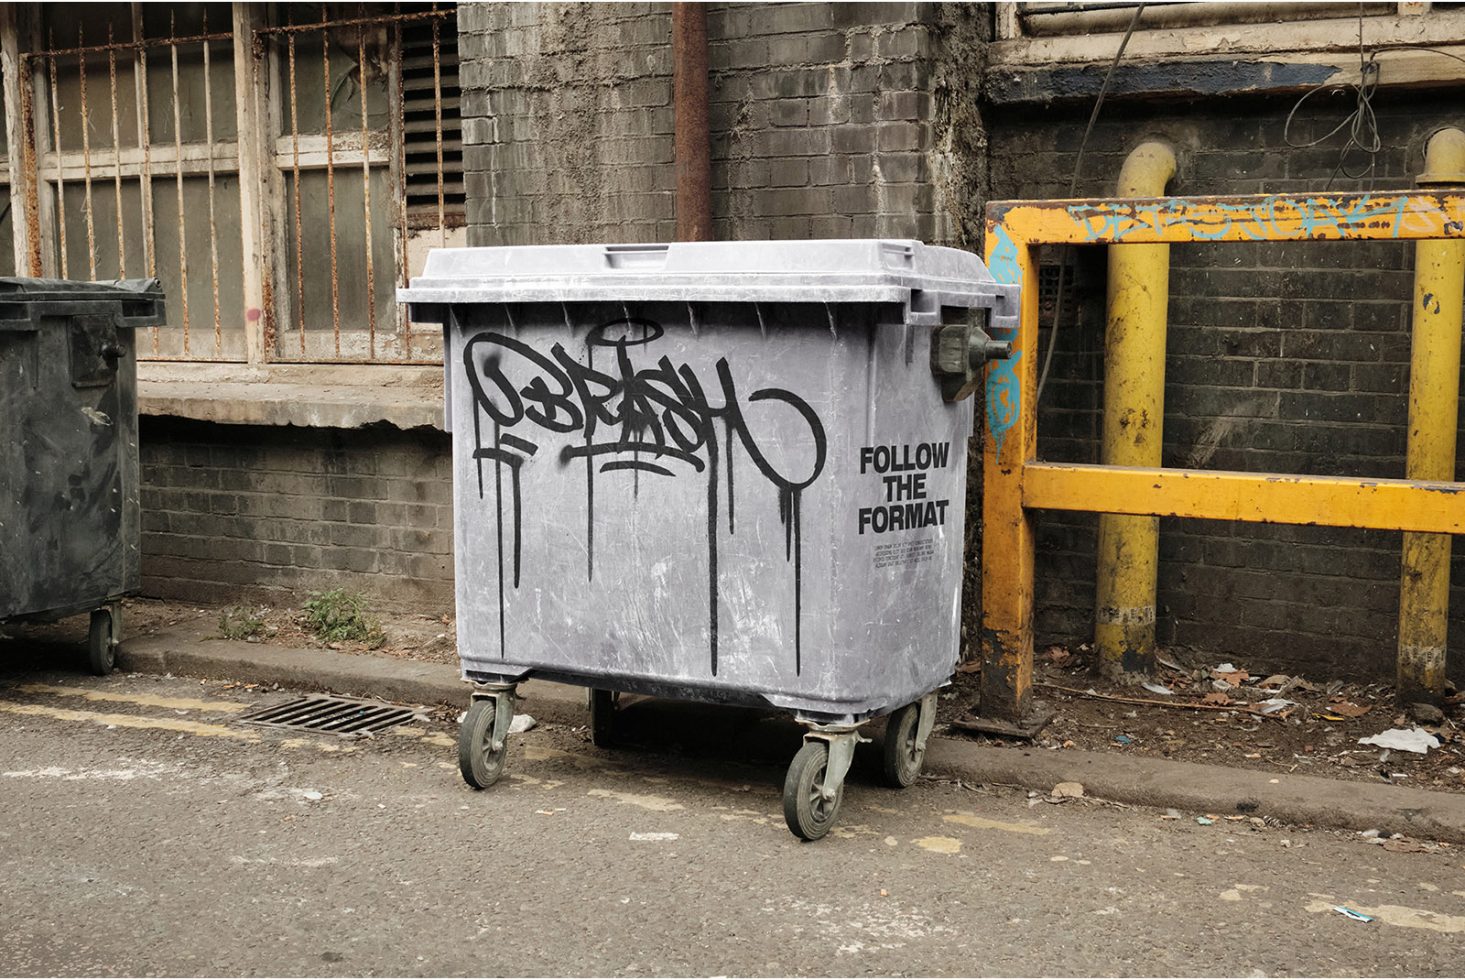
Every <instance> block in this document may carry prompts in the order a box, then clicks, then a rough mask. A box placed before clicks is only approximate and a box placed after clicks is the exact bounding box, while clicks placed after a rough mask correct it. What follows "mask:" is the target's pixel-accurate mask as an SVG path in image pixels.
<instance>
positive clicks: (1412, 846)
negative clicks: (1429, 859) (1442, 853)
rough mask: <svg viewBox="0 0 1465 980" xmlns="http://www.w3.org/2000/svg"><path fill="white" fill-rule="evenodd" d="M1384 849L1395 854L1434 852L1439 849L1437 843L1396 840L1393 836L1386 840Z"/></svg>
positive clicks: (1406, 839)
mask: <svg viewBox="0 0 1465 980" xmlns="http://www.w3.org/2000/svg"><path fill="white" fill-rule="evenodd" d="M1383 843H1384V850H1386V851H1393V852H1394V853H1395V854H1433V853H1435V852H1436V851H1438V850H1439V846H1438V845H1436V844H1426V843H1425V842H1424V841H1418V840H1409V839H1408V838H1405V839H1403V840H1395V839H1393V838H1392V837H1391V838H1389V839H1388V840H1386V841H1384V842H1383Z"/></svg>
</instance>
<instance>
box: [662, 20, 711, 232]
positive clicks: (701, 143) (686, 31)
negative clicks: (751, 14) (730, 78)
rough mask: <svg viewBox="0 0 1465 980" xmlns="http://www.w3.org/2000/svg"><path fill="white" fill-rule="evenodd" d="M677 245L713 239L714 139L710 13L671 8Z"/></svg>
mask: <svg viewBox="0 0 1465 980" xmlns="http://www.w3.org/2000/svg"><path fill="white" fill-rule="evenodd" d="M671 49H672V88H673V94H672V102H673V112H674V114H675V115H674V126H675V137H674V140H675V149H676V176H677V241H681V242H705V241H709V240H710V239H711V238H712V139H711V136H710V134H709V130H708V126H707V8H706V7H704V6H703V5H702V4H700V3H673V4H672V5H671Z"/></svg>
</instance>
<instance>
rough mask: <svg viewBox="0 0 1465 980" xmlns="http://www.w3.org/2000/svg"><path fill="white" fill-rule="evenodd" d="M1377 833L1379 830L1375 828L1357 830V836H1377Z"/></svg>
mask: <svg viewBox="0 0 1465 980" xmlns="http://www.w3.org/2000/svg"><path fill="white" fill-rule="evenodd" d="M1378 835H1379V832H1378V831H1377V830H1374V829H1373V828H1370V829H1368V830H1360V831H1359V832H1358V836H1359V837H1377V836H1378Z"/></svg>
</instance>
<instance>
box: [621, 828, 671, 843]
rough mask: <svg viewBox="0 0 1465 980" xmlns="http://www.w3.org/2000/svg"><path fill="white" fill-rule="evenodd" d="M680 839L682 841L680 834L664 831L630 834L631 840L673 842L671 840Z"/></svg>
mask: <svg viewBox="0 0 1465 980" xmlns="http://www.w3.org/2000/svg"><path fill="white" fill-rule="evenodd" d="M681 839H682V835H681V834H673V833H671V832H670V831H664V830H663V831H654V832H651V833H634V832H633V833H632V834H631V840H654V841H673V840H681Z"/></svg>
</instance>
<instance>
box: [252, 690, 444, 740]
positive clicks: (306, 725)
mask: <svg viewBox="0 0 1465 980" xmlns="http://www.w3.org/2000/svg"><path fill="white" fill-rule="evenodd" d="M237 720H238V721H240V722H242V723H243V724H246V725H263V726H265V727H267V728H290V729H297V730H301V731H308V732H324V733H327V734H331V735H373V734H375V733H377V732H380V731H385V730H386V729H388V728H391V727H393V726H394V725H405V724H407V723H409V722H414V721H422V720H423V715H422V709H421V708H409V707H404V706H402V705H399V704H387V703H386V702H384V701H363V700H360V699H358V698H338V697H334V696H332V695H326V694H310V695H307V696H305V697H303V698H293V699H291V700H289V701H286V702H285V703H283V704H272V705H267V706H266V707H263V708H256V709H254V710H253V711H247V712H245V713H244V714H242V715H240V716H239V717H238V719H237Z"/></svg>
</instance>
